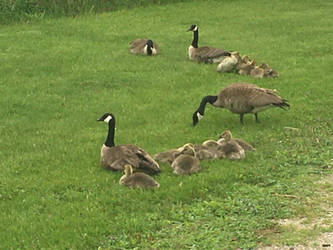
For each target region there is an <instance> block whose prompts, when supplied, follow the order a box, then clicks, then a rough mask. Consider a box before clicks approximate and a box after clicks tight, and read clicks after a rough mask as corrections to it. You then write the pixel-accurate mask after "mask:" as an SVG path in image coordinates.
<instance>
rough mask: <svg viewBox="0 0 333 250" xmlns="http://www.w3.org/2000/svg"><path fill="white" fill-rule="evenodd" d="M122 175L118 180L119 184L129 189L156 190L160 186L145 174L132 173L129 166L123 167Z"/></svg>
mask: <svg viewBox="0 0 333 250" xmlns="http://www.w3.org/2000/svg"><path fill="white" fill-rule="evenodd" d="M124 173H125V174H124V175H123V176H122V177H121V178H120V180H119V184H120V185H125V186H127V187H131V188H158V187H159V186H160V184H159V183H158V182H157V181H155V180H154V179H153V178H152V177H151V176H149V175H147V174H145V173H133V168H132V166H131V165H129V164H126V165H125V166H124Z"/></svg>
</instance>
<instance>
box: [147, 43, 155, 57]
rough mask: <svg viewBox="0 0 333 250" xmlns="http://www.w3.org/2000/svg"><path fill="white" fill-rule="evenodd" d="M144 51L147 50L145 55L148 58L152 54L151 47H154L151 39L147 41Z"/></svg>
mask: <svg viewBox="0 0 333 250" xmlns="http://www.w3.org/2000/svg"><path fill="white" fill-rule="evenodd" d="M146 46H147V48H146V50H147V55H148V56H151V55H152V54H153V46H154V43H153V41H152V40H151V39H148V40H147V43H146Z"/></svg>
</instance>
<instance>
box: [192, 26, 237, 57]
mask: <svg viewBox="0 0 333 250" xmlns="http://www.w3.org/2000/svg"><path fill="white" fill-rule="evenodd" d="M187 31H193V40H192V43H191V45H190V47H189V48H188V55H189V58H190V60H192V61H197V62H205V63H216V62H221V61H222V60H223V58H224V57H226V56H230V55H231V54H230V52H229V51H225V50H223V49H217V48H213V47H208V46H204V47H198V40H199V30H198V26H197V25H195V24H192V25H191V27H190V28H189V29H188V30H187Z"/></svg>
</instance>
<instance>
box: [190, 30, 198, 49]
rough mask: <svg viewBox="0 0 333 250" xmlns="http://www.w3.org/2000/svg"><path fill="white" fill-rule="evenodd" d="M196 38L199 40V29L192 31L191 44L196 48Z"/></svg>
mask: <svg viewBox="0 0 333 250" xmlns="http://www.w3.org/2000/svg"><path fill="white" fill-rule="evenodd" d="M198 40H199V30H198V29H196V30H194V31H193V40H192V44H191V45H192V46H193V47H194V48H198Z"/></svg>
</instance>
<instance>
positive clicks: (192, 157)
mask: <svg viewBox="0 0 333 250" xmlns="http://www.w3.org/2000/svg"><path fill="white" fill-rule="evenodd" d="M179 153H180V155H179V156H178V157H177V158H176V159H175V160H174V161H173V162H172V164H171V167H172V168H173V173H175V174H178V175H180V174H184V175H185V174H193V173H196V172H198V171H199V170H200V161H199V160H198V159H197V158H196V153H195V150H194V148H193V146H192V145H191V144H190V143H188V144H185V145H184V146H183V147H181V148H179Z"/></svg>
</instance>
